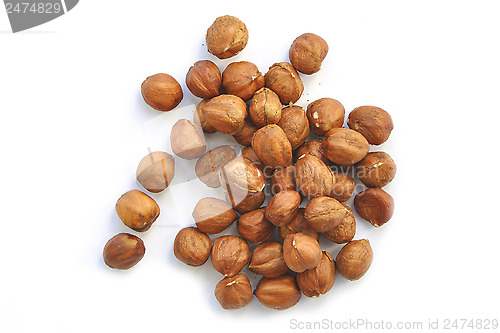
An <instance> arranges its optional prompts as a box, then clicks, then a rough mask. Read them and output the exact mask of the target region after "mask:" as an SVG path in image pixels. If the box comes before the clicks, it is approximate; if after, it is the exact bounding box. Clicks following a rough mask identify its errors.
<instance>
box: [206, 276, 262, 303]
mask: <svg viewBox="0 0 500 333" xmlns="http://www.w3.org/2000/svg"><path fill="white" fill-rule="evenodd" d="M215 298H217V300H218V301H219V304H220V306H222V308H223V309H226V310H234V309H241V308H242V307H244V306H247V305H248V304H250V302H251V301H252V299H253V294H252V286H251V285H250V281H249V280H248V278H247V277H246V276H245V275H243V274H237V275H235V276H232V277H225V278H223V279H222V280H221V281H220V282H219V283H217V286H215Z"/></svg>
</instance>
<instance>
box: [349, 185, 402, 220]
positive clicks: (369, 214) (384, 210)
mask: <svg viewBox="0 0 500 333" xmlns="http://www.w3.org/2000/svg"><path fill="white" fill-rule="evenodd" d="M354 207H355V208H356V211H357V212H358V214H359V216H361V217H362V218H364V219H365V220H367V221H368V222H370V223H371V224H373V226H375V227H380V226H381V225H383V224H384V223H386V222H387V221H389V220H390V219H391V217H392V214H393V213H394V199H393V198H392V197H391V196H390V195H389V193H387V192H386V191H384V190H382V189H381V188H379V187H372V188H369V189H367V190H365V191H363V192H360V193H358V194H357V195H356V196H355V197H354Z"/></svg>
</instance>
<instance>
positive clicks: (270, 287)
mask: <svg viewBox="0 0 500 333" xmlns="http://www.w3.org/2000/svg"><path fill="white" fill-rule="evenodd" d="M253 293H254V295H255V296H256V297H257V299H258V300H259V302H260V303H262V305H264V306H266V307H268V308H271V309H275V310H286V309H288V308H291V307H292V306H294V305H295V304H297V303H298V302H299V300H300V296H301V293H300V289H299V287H297V283H296V282H295V278H294V277H293V276H291V275H282V276H280V277H277V278H274V279H269V278H266V277H264V278H262V279H261V280H260V281H259V284H258V285H257V288H255V291H254V292H253Z"/></svg>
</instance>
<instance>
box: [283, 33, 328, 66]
mask: <svg viewBox="0 0 500 333" xmlns="http://www.w3.org/2000/svg"><path fill="white" fill-rule="evenodd" d="M327 54H328V44H327V43H326V42H325V40H324V39H323V38H321V37H320V36H318V35H315V34H312V33H305V34H303V35H300V36H299V37H297V38H296V39H295V40H294V41H293V43H292V46H290V51H289V52H288V56H289V58H290V62H291V63H292V65H293V67H295V68H296V69H297V70H298V71H299V72H301V73H304V74H314V73H316V72H318V71H319V70H320V69H321V63H322V62H323V60H324V59H325V57H326V55H327Z"/></svg>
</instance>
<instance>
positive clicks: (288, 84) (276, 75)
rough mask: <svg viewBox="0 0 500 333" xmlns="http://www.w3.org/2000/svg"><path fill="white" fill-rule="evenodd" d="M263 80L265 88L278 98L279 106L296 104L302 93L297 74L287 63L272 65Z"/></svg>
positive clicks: (302, 85) (302, 88) (302, 86)
mask: <svg viewBox="0 0 500 333" xmlns="http://www.w3.org/2000/svg"><path fill="white" fill-rule="evenodd" d="M265 78H266V87H268V88H269V89H271V90H272V91H274V92H275V93H276V94H277V95H278V96H279V98H280V101H281V104H290V103H295V102H297V101H298V100H299V98H300V96H301V95H302V92H303V91H304V84H303V83H302V80H301V79H300V76H299V73H297V71H296V70H295V68H293V66H292V65H290V64H289V63H287V62H280V63H276V64H274V65H272V66H271V67H270V68H269V71H268V72H267V73H266V75H265Z"/></svg>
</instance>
